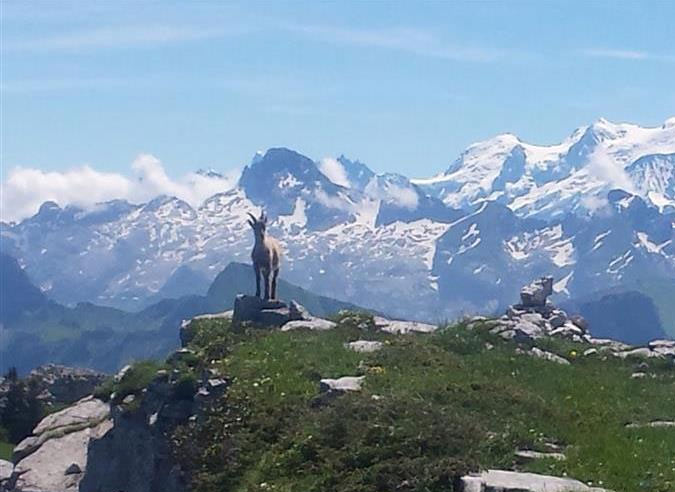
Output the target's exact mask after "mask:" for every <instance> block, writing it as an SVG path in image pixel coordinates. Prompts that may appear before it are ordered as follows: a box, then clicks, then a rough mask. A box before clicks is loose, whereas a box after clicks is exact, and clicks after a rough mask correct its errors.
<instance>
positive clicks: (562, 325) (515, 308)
mask: <svg viewBox="0 0 675 492" xmlns="http://www.w3.org/2000/svg"><path fill="white" fill-rule="evenodd" d="M551 294H553V277H541V278H539V279H537V280H535V281H534V282H532V283H531V284H529V285H526V286H525V287H523V288H522V289H521V290H520V303H518V304H514V305H512V306H509V308H508V309H507V310H506V314H504V315H503V316H502V317H501V318H498V319H496V320H493V321H492V324H493V325H494V326H493V327H492V328H491V330H490V331H491V332H492V333H493V334H497V335H499V336H500V337H502V338H505V339H509V340H511V339H515V340H516V341H526V340H533V339H536V338H541V337H543V336H557V337H562V338H568V339H570V340H572V341H575V342H589V343H590V341H591V336H590V333H589V332H588V323H587V322H586V320H585V319H584V318H582V317H581V316H579V315H574V316H568V315H567V313H566V312H565V311H563V310H562V309H559V308H557V307H556V306H554V305H553V303H551V301H550V300H549V299H548V297H549V296H550V295H551Z"/></svg>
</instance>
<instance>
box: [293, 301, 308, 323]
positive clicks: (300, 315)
mask: <svg viewBox="0 0 675 492" xmlns="http://www.w3.org/2000/svg"><path fill="white" fill-rule="evenodd" d="M288 315H289V318H290V320H291V321H298V320H308V319H312V316H311V315H310V314H309V311H307V308H305V307H304V306H303V305H301V304H299V303H297V302H295V301H291V302H290V303H289V305H288Z"/></svg>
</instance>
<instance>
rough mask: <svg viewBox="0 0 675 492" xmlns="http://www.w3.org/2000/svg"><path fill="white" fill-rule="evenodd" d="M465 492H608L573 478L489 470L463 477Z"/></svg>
mask: <svg viewBox="0 0 675 492" xmlns="http://www.w3.org/2000/svg"><path fill="white" fill-rule="evenodd" d="M461 483H462V487H461V490H462V491H463V492H607V491H605V489H600V488H595V487H589V486H588V485H586V484H584V483H582V482H580V481H578V480H574V479H571V478H561V477H551V476H548V475H537V474H535V473H520V472H513V471H503V470H487V471H484V472H483V473H481V474H478V475H468V476H465V477H462V479H461Z"/></svg>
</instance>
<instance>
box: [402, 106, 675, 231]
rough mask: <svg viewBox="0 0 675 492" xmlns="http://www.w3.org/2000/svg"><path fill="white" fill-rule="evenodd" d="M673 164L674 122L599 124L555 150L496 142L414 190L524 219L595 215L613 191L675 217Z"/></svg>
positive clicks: (511, 139)
mask: <svg viewBox="0 0 675 492" xmlns="http://www.w3.org/2000/svg"><path fill="white" fill-rule="evenodd" d="M673 162H675V118H671V119H669V120H667V121H666V122H665V123H664V124H663V125H662V126H659V127H655V128H642V127H640V126H637V125H632V124H627V123H622V124H615V123H611V122H609V121H607V120H605V119H600V120H598V121H596V122H595V123H593V124H592V125H590V126H588V127H584V128H579V129H577V130H576V131H574V132H573V133H572V135H570V136H569V137H568V138H566V139H565V140H564V141H563V142H562V143H560V144H557V145H552V146H540V145H532V144H528V143H525V142H522V141H521V140H520V139H519V138H518V137H516V136H515V135H511V134H504V135H498V136H496V137H494V138H492V139H490V140H486V141H484V142H479V143H476V144H473V145H471V146H469V148H468V149H466V151H464V152H463V153H462V155H461V156H460V157H459V158H458V159H457V160H455V161H454V162H453V163H452V165H451V166H450V167H449V168H448V169H447V170H446V171H445V172H444V173H442V174H440V175H438V176H435V177H433V178H428V179H416V180H413V183H415V184H417V185H419V186H420V187H422V188H423V189H424V190H425V191H427V192H428V193H429V194H431V195H432V196H436V197H438V198H440V199H442V200H443V201H444V202H445V203H446V204H448V205H450V206H453V207H459V208H462V207H466V206H470V205H475V204H477V203H480V202H482V201H484V200H490V201H497V202H499V203H503V204H505V205H507V206H508V207H509V208H510V209H511V210H513V211H514V212H515V213H516V214H517V215H519V216H521V217H541V218H545V219H551V218H555V217H561V216H563V215H565V214H566V213H568V212H575V213H579V214H588V213H592V212H594V211H595V210H596V209H597V208H598V207H599V206H602V205H606V200H605V196H606V194H607V192H608V191H609V190H611V189H613V188H621V189H625V190H627V191H630V192H634V193H637V194H639V195H640V196H642V197H643V198H645V199H646V200H648V201H649V202H650V203H651V204H653V205H654V206H656V207H658V208H660V209H661V210H671V211H672V210H675V191H674V189H673V187H674V186H675V185H674V183H675V168H674V167H673Z"/></svg>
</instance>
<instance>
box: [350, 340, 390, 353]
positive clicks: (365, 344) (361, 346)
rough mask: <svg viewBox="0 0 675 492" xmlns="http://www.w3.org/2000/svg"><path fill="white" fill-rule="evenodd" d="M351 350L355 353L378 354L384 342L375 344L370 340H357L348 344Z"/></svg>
mask: <svg viewBox="0 0 675 492" xmlns="http://www.w3.org/2000/svg"><path fill="white" fill-rule="evenodd" d="M346 345H347V348H348V349H349V350H353V351H354V352H366V353H368V352H377V351H378V350H380V349H381V348H382V342H375V341H370V340H357V341H355V342H349V343H347V344H346Z"/></svg>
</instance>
